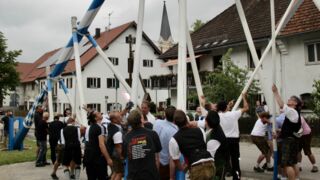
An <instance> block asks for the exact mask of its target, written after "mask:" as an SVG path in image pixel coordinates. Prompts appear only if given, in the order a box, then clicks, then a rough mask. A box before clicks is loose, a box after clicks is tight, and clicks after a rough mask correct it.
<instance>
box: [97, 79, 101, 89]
mask: <svg viewBox="0 0 320 180" xmlns="http://www.w3.org/2000/svg"><path fill="white" fill-rule="evenodd" d="M100 84H101V83H100V78H97V88H100V87H101V86H100Z"/></svg>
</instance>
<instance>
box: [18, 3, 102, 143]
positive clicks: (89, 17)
mask: <svg viewBox="0 0 320 180" xmlns="http://www.w3.org/2000/svg"><path fill="white" fill-rule="evenodd" d="M103 3H104V0H93V1H92V3H91V4H90V7H89V8H88V10H87V12H86V14H85V15H84V17H83V18H82V20H81V21H80V23H79V25H78V31H79V32H80V33H81V34H85V33H87V32H88V28H89V26H90V25H91V23H92V21H93V19H94V18H95V16H96V15H97V13H98V12H99V10H100V8H101V6H102V4H103ZM80 33H78V34H77V36H78V41H81V39H82V37H83V36H82V35H81V34H80ZM72 46H73V39H72V37H71V38H70V40H69V41H68V43H67V45H66V47H64V48H63V50H62V53H61V55H60V57H59V59H58V61H57V63H56V65H55V67H54V69H53V71H52V72H51V73H50V78H57V77H58V76H59V75H60V74H61V73H62V72H63V71H64V68H65V66H66V65H67V63H68V60H69V59H70V58H71V56H72V53H73V48H72ZM46 94H47V91H44V90H42V91H41V93H40V94H39V96H38V97H37V99H36V100H35V102H34V104H33V106H32V108H31V109H30V110H29V112H28V115H27V116H26V118H25V120H24V127H23V128H22V129H21V130H20V131H19V132H18V133H17V135H16V137H15V142H14V149H16V148H17V147H18V146H19V144H21V142H22V141H23V139H24V138H25V136H26V135H27V133H28V131H29V129H30V128H31V125H32V123H33V115H34V112H35V109H36V106H38V104H40V103H42V101H43V99H44V97H45V96H46Z"/></svg>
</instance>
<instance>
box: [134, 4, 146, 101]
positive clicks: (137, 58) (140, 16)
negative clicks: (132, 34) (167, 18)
mask: <svg viewBox="0 0 320 180" xmlns="http://www.w3.org/2000/svg"><path fill="white" fill-rule="evenodd" d="M144 6H145V0H140V1H139V12H138V24H137V34H136V49H135V56H134V59H135V61H134V66H133V74H132V76H133V77H132V86H131V87H132V91H131V101H132V102H133V104H134V106H135V107H136V106H137V103H138V82H139V72H140V61H141V60H140V59H141V45H142V28H143V18H144Z"/></svg>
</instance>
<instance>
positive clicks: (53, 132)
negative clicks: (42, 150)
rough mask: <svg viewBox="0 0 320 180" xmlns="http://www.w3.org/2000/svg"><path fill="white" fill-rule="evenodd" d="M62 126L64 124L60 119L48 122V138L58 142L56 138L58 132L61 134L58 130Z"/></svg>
mask: <svg viewBox="0 0 320 180" xmlns="http://www.w3.org/2000/svg"><path fill="white" fill-rule="evenodd" d="M63 127H64V124H63V122H61V121H53V122H51V123H49V128H48V132H49V140H50V141H54V142H58V140H59V139H60V134H61V133H60V132H61V129H62V128H63Z"/></svg>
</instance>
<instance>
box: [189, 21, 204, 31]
mask: <svg viewBox="0 0 320 180" xmlns="http://www.w3.org/2000/svg"><path fill="white" fill-rule="evenodd" d="M204 24H205V23H204V22H202V21H201V20H200V19H197V20H196V21H195V22H194V23H193V24H192V25H191V28H192V32H195V31H197V30H198V29H200V28H201V27H202V26H203V25H204Z"/></svg>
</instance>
